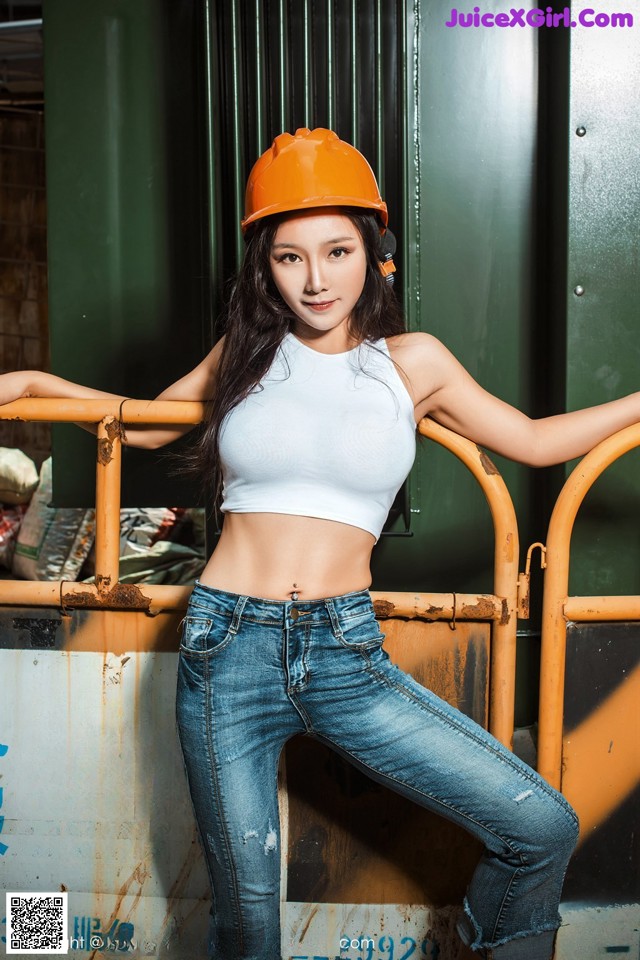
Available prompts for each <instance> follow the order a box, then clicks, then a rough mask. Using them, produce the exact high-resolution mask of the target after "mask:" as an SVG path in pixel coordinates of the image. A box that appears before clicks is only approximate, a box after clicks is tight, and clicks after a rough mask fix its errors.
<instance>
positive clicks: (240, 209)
mask: <svg viewBox="0 0 640 960" xmlns="http://www.w3.org/2000/svg"><path fill="white" fill-rule="evenodd" d="M240 19H241V14H240V7H239V2H238V0H231V45H230V46H231V97H232V106H231V109H232V111H233V113H232V116H233V148H234V154H233V199H234V210H235V223H236V224H237V225H238V226H237V230H236V261H237V263H238V264H239V263H241V261H242V256H243V252H244V241H243V239H242V234H241V232H240V226H239V224H240V220H241V219H242V217H243V216H244V180H245V177H244V150H243V146H244V138H243V132H244V131H243V130H242V115H243V114H244V103H243V99H242V80H241V63H242V50H241V48H240V43H241V41H240V38H241V36H242V32H241V30H240Z"/></svg>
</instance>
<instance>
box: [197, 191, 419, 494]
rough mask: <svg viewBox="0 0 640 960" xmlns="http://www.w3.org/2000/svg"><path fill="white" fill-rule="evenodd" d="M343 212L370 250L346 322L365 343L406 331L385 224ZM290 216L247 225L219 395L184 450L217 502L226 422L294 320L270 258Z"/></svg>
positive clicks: (362, 212)
mask: <svg viewBox="0 0 640 960" xmlns="http://www.w3.org/2000/svg"><path fill="white" fill-rule="evenodd" d="M340 211H341V213H344V215H345V216H347V217H348V218H349V219H350V220H351V221H352V223H353V224H354V226H355V227H356V229H357V230H358V232H359V234H360V236H361V237H362V241H363V244H364V249H365V252H366V257H367V271H366V277H365V283H364V287H363V289H362V293H361V294H360V297H359V299H358V301H357V303H356V304H355V306H354V308H353V310H352V311H351V315H350V317H349V321H348V332H349V335H350V336H351V337H352V338H353V339H354V340H356V341H357V342H358V343H361V342H362V341H365V340H371V341H375V340H378V339H380V338H381V337H390V336H393V335H394V334H398V333H404V332H405V331H406V323H405V319H404V315H403V313H402V310H401V308H400V305H399V303H398V301H397V299H396V296H395V293H394V292H393V290H392V288H391V285H390V284H389V283H388V282H387V281H386V280H385V278H384V277H383V276H382V273H381V272H380V269H379V266H378V264H379V262H380V247H379V244H380V227H379V223H378V220H377V218H376V216H375V214H374V213H370V212H368V211H367V210H366V209H364V208H360V207H340ZM293 215H295V214H293ZM288 216H292V214H281V215H274V216H270V217H264V218H263V219H261V220H258V221H256V222H255V223H254V224H252V225H251V227H250V228H249V230H248V231H247V234H246V236H245V241H246V249H245V255H244V258H243V261H242V265H241V266H240V269H239V271H238V273H237V275H236V278H235V281H234V282H233V284H232V286H231V294H230V297H229V303H228V306H227V309H226V313H225V318H224V329H223V332H224V334H225V339H224V344H223V347H222V353H221V356H220V361H219V364H218V368H217V373H216V385H215V394H214V396H213V398H212V400H211V403H209V404H208V407H207V416H206V419H205V421H204V424H203V427H202V429H201V432H200V436H199V438H198V440H197V441H196V443H195V444H194V446H193V447H192V449H191V450H190V451H189V452H187V453H186V454H185V455H184V460H183V469H185V468H186V472H187V473H189V474H192V475H195V476H197V477H199V478H200V479H201V480H202V482H203V484H204V485H205V487H206V488H209V489H211V487H210V485H211V484H213V491H214V503H216V504H217V503H218V501H219V498H220V494H221V490H222V471H221V465H220V451H219V439H220V428H221V425H222V422H223V420H224V418H225V417H226V415H227V414H228V413H229V411H230V410H232V409H233V407H235V406H236V405H237V404H238V403H240V401H241V400H243V399H244V398H245V397H246V396H247V395H248V394H249V393H250V392H251V390H252V389H253V388H254V387H255V386H256V385H257V384H258V383H259V382H260V380H261V379H262V378H263V376H264V375H265V374H266V373H267V371H268V370H269V368H270V367H271V364H272V363H273V360H274V357H275V355H276V351H277V349H278V347H279V345H280V342H281V341H282V338H283V337H284V336H285V334H286V333H287V332H288V331H289V330H291V329H292V328H293V325H294V323H295V321H296V320H297V317H296V315H295V313H293V311H292V310H291V309H290V308H289V307H288V306H287V304H286V303H285V302H284V300H283V299H282V297H281V295H280V293H279V291H278V289H277V287H276V285H275V283H274V281H273V277H272V274H271V265H270V257H271V247H272V245H273V240H274V237H275V234H276V231H277V229H278V227H279V226H280V224H281V223H282V222H283V220H285V219H287V217H288Z"/></svg>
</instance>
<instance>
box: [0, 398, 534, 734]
mask: <svg viewBox="0 0 640 960" xmlns="http://www.w3.org/2000/svg"><path fill="white" fill-rule="evenodd" d="M203 413H204V407H203V404H201V403H195V402H186V401H184V402H183V401H161V400H153V401H146V400H124V401H120V400H59V399H25V400H17V401H15V402H14V403H11V404H6V405H5V406H3V407H2V408H0V419H20V420H31V421H36V420H37V421H47V422H71V423H74V422H75V423H78V422H79V423H94V424H97V456H96V543H95V571H96V572H95V583H94V584H87V583H76V582H69V581H60V582H42V581H37V582H36V581H23V580H0V604H3V605H11V606H55V607H59V608H60V609H62V610H71V609H73V608H90V609H109V610H132V611H143V612H146V613H153V614H155V613H158V612H160V611H166V610H168V611H170V610H180V609H184V608H185V607H186V605H187V601H188V597H189V594H190V592H191V589H192V588H191V586H190V585H184V586H170V585H163V584H124V583H120V582H119V579H118V577H119V570H118V564H119V543H120V537H119V517H120V478H121V444H122V431H123V428H125V427H126V425H128V424H138V425H140V424H145V425H153V424H162V425H177V424H196V423H199V422H200V420H201V419H202V416H203ZM419 429H420V432H421V433H422V434H423V435H424V436H426V437H429V438H431V439H432V440H435V441H436V442H437V443H440V444H441V445H442V446H444V447H446V448H447V449H449V450H451V451H452V452H453V453H454V454H455V455H456V456H457V457H458V458H459V459H460V460H461V461H462V462H463V463H464V464H465V466H466V467H467V468H468V469H469V470H470V471H471V473H472V474H473V476H474V477H475V479H476V480H477V481H478V483H479V484H480V486H481V488H482V490H483V492H484V494H485V497H486V499H487V502H488V504H489V509H490V511H491V516H492V518H493V525H494V532H495V552H494V593H493V594H460V593H447V594H439V593H438V594H434V593H404V592H403V593H388V592H384V591H372V598H373V601H374V606H375V609H376V614H377V616H379V617H380V618H388V617H406V618H409V619H412V618H422V619H426V620H473V621H487V622H490V623H491V625H492V638H491V667H490V695H489V729H490V730H491V732H492V733H493V734H494V736H496V737H497V738H498V739H499V740H500V741H501V742H502V743H504V744H505V745H507V746H509V747H510V746H511V743H512V740H513V723H514V699H515V658H516V628H517V610H518V549H519V544H518V528H517V521H516V516H515V511H514V508H513V503H512V501H511V498H510V496H509V493H508V491H507V488H506V485H505V483H504V480H503V479H502V477H501V476H500V474H499V473H498V471H497V470H496V468H495V467H494V465H493V464H492V462H491V460H490V459H489V458H488V457H487V455H486V454H485V453H483V452H482V451H481V450H479V448H478V447H477V446H476V445H475V444H473V443H471V442H470V441H469V440H466V439H464V438H463V437H460V436H458V434H455V433H453V432H452V431H451V430H447V429H445V428H444V427H442V426H440V425H439V424H437V423H435V422H434V421H433V420H430V419H428V418H427V419H424V420H422V421H421V422H420V424H419Z"/></svg>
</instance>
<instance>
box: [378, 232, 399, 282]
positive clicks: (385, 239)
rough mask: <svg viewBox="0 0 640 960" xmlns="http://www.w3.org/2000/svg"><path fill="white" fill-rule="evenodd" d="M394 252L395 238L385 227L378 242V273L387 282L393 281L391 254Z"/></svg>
mask: <svg viewBox="0 0 640 960" xmlns="http://www.w3.org/2000/svg"><path fill="white" fill-rule="evenodd" d="M395 252H396V238H395V237H394V235H393V234H392V233H391V230H389V228H388V227H387V228H386V230H385V231H384V233H383V234H382V236H381V237H380V240H379V242H378V259H379V261H380V263H379V267H380V273H381V274H382V276H383V277H384V278H385V280H386V281H387V283H393V280H394V277H393V275H394V273H395V272H396V265H395V263H394V262H393V255H394V253H395Z"/></svg>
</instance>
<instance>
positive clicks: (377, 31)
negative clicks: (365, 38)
mask: <svg viewBox="0 0 640 960" xmlns="http://www.w3.org/2000/svg"><path fill="white" fill-rule="evenodd" d="M382 30H383V28H382V4H381V0H376V9H375V26H374V35H375V51H376V55H375V64H374V70H375V82H374V87H375V118H376V119H375V124H376V171H375V172H376V177H377V180H378V183H379V185H380V190H381V192H382V196H384V194H385V183H384V79H383V50H382Z"/></svg>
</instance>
